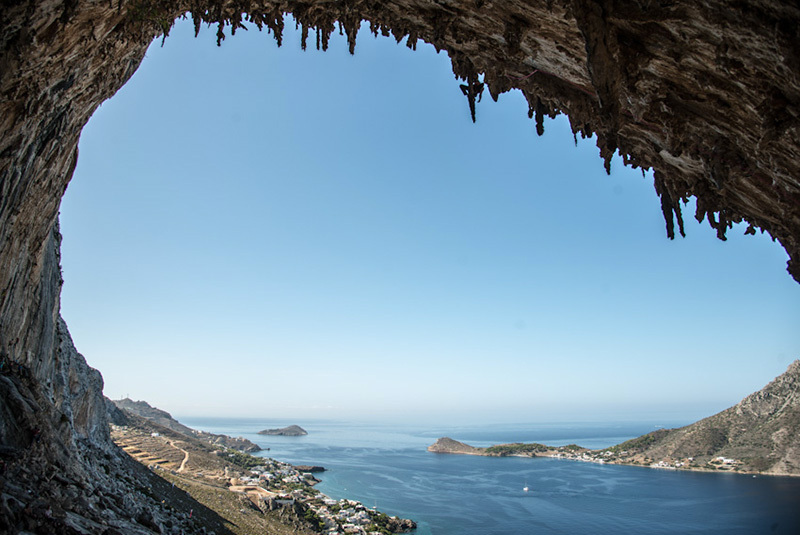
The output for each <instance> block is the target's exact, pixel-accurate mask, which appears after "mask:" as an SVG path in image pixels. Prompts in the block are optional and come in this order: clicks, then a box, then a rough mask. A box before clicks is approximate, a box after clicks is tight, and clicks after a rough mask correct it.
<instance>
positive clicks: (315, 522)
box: [303, 509, 325, 531]
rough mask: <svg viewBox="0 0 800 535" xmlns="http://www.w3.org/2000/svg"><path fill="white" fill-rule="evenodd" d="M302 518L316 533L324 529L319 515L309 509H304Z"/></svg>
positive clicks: (323, 523)
mask: <svg viewBox="0 0 800 535" xmlns="http://www.w3.org/2000/svg"><path fill="white" fill-rule="evenodd" d="M303 518H304V519H305V520H306V522H308V523H309V524H311V525H312V526H313V527H314V529H315V530H316V531H322V530H323V529H324V528H325V522H323V521H322V519H321V518H320V517H319V515H318V514H317V513H315V512H314V511H312V510H311V509H306V512H305V513H304V514H303Z"/></svg>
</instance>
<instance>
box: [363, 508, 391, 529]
mask: <svg viewBox="0 0 800 535" xmlns="http://www.w3.org/2000/svg"><path fill="white" fill-rule="evenodd" d="M367 512H368V513H369V516H370V517H372V524H370V525H369V526H368V527H367V531H368V532H371V531H377V532H380V533H382V534H383V535H392V533H394V532H393V531H392V530H391V528H390V527H389V515H387V514H385V513H381V512H378V511H367Z"/></svg>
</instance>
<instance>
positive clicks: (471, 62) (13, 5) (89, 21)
mask: <svg viewBox="0 0 800 535" xmlns="http://www.w3.org/2000/svg"><path fill="white" fill-rule="evenodd" d="M287 12H289V13H292V14H293V15H294V17H295V18H296V19H297V21H298V22H299V23H300V24H301V26H302V27H303V34H304V37H303V46H305V45H306V40H307V36H309V34H310V36H311V39H312V44H316V45H317V46H320V47H321V48H325V47H326V46H327V43H328V37H329V35H330V33H331V32H332V31H335V30H336V27H337V23H338V26H339V28H341V30H342V31H344V32H345V33H346V34H347V36H348V40H349V42H350V47H351V49H354V48H355V36H356V31H357V29H358V27H359V25H360V22H361V21H362V20H366V21H367V24H368V26H369V27H370V29H371V30H372V31H373V32H374V33H376V34H383V35H387V36H388V35H391V36H394V37H395V38H396V39H397V40H398V41H399V40H405V41H406V43H407V44H408V46H409V47H412V48H413V47H414V46H415V45H416V43H417V42H418V41H419V40H423V41H426V42H429V43H432V44H433V45H434V46H436V48H437V49H440V50H444V51H446V53H447V54H449V56H450V58H451V59H452V66H453V72H454V73H455V74H456V76H457V77H459V78H460V79H461V80H462V81H463V84H462V89H463V91H464V94H465V96H466V99H467V101H468V105H469V107H470V108H471V110H472V112H473V114H474V113H475V107H476V103H477V101H478V100H479V98H480V96H482V95H483V94H485V93H488V94H489V95H491V96H493V97H496V96H497V95H498V94H500V93H502V92H505V91H510V90H519V91H522V92H523V93H524V95H525V96H526V98H527V100H528V103H529V115H530V116H531V117H532V118H535V120H536V127H537V130H538V131H539V133H542V132H543V117H544V116H545V115H550V116H553V115H555V114H557V113H566V114H568V115H569V118H570V122H571V124H572V128H573V131H574V133H575V135H578V134H580V135H582V136H585V135H590V134H592V133H596V134H597V136H598V138H597V139H598V141H597V143H598V146H599V148H600V153H601V156H602V157H603V158H604V159H605V160H606V162H608V161H609V159H610V157H611V155H612V154H613V152H614V151H615V150H619V151H620V153H621V154H622V155H623V157H624V159H625V161H626V162H628V163H629V164H631V165H635V166H642V167H652V168H654V169H655V187H656V193H657V194H658V195H659V196H660V199H661V207H662V211H663V213H664V216H665V221H666V229H667V234H668V235H669V236H670V237H673V236H674V235H675V233H676V232H678V233H682V232H683V219H682V217H683V214H682V212H681V204H680V203H681V201H682V200H684V199H687V198H688V197H691V196H694V197H696V198H697V213H696V214H695V215H696V217H697V218H698V219H700V220H703V219H707V220H708V222H709V224H710V225H711V226H712V227H714V229H716V231H717V233H718V235H719V236H720V237H721V238H724V236H725V231H726V230H727V229H728V228H729V226H730V225H731V223H732V222H736V221H742V220H745V221H748V222H749V223H750V227H749V228H748V232H755V231H756V230H757V229H761V230H763V231H766V232H769V233H770V234H771V235H772V236H773V237H774V238H775V239H777V240H779V241H780V242H781V244H782V245H783V246H784V247H785V248H786V250H787V252H788V253H789V257H790V261H789V271H790V272H791V273H792V275H793V276H794V277H795V278H796V279H798V280H800V131H799V130H800V127H799V126H798V125H799V122H798V121H799V119H798V117H800V78H799V77H800V8H799V7H798V6H797V5H796V3H792V2H781V1H780V0H745V1H742V2H737V3H735V4H731V3H730V2H726V1H722V0H699V1H689V0H676V1H671V2H618V1H614V0H601V1H589V0H560V1H559V0H541V1H535V0H529V1H508V2H497V1H491V0H395V1H391V2H381V1H377V0H347V1H340V0H305V1H280V2H272V1H244V0H211V1H206V2H203V1H200V0H191V1H178V2H166V1H157V0H136V1H126V0H119V1H117V2H103V1H97V0H38V1H37V0H31V1H28V2H23V1H20V0H11V1H8V2H4V3H3V8H2V10H0V134H1V135H0V362H2V363H3V364H2V365H3V368H2V374H0V397H1V399H2V404H1V405H0V441H2V451H3V452H4V455H5V456H6V458H7V459H8V461H6V462H8V463H9V465H10V466H11V469H16V468H19V467H23V466H24V463H25V462H26V461H24V460H23V459H24V452H26V451H31V448H33V447H34V445H36V446H35V447H36V448H39V449H40V450H41V456H40V459H41V463H40V465H39V464H35V465H30V464H28V465H27V466H29V467H30V466H38V468H36V470H38V471H39V473H40V474H45V473H59V474H72V475H70V476H69V477H70V478H72V477H73V476H74V479H69V481H74V482H77V481H83V480H84V479H85V478H86V476H85V474H86V473H94V472H95V471H97V470H101V468H98V467H99V466H100V465H99V464H96V463H95V461H93V460H92V456H89V457H86V456H84V455H83V454H81V453H80V452H81V448H82V447H84V446H85V447H88V448H96V449H97V450H98V451H103V452H106V451H110V450H109V448H111V446H110V445H109V443H108V438H107V431H106V420H105V418H106V417H105V411H104V410H103V409H102V405H103V402H102V398H101V396H100V390H101V387H102V382H101V380H100V377H99V375H98V374H97V373H96V372H95V371H93V370H91V369H90V368H89V367H88V366H86V364H85V362H84V361H83V359H82V358H79V355H78V353H77V352H76V351H74V348H73V347H72V344H71V342H70V341H69V336H68V333H67V331H66V327H65V326H64V324H63V322H62V321H61V319H60V315H59V293H60V288H61V274H60V269H59V265H58V255H59V252H58V251H59V240H60V238H59V235H58V229H57V222H56V217H57V212H58V206H59V202H60V198H61V195H62V194H63V192H64V190H65V188H66V187H67V184H68V183H69V180H70V178H71V176H72V172H73V170H74V167H75V163H76V161H77V142H78V137H79V135H80V131H81V129H82V128H83V125H84V124H86V122H87V121H88V119H89V117H90V116H91V114H92V113H93V112H94V110H95V109H96V108H97V107H98V106H99V105H100V103H102V102H103V100H105V99H107V98H109V97H111V96H112V95H113V94H114V93H115V92H116V91H117V90H118V89H119V88H120V87H121V86H122V85H123V84H124V83H125V82H126V81H127V80H128V79H129V78H130V76H131V75H132V74H133V72H134V71H135V70H136V69H137V67H138V65H139V63H140V62H141V60H142V58H143V55H144V52H145V50H146V48H147V46H148V44H149V43H150V42H151V40H152V39H153V38H154V37H156V36H158V35H162V34H164V33H165V32H168V30H169V28H170V26H171V24H172V21H173V20H174V19H175V17H177V16H181V15H184V14H189V16H191V17H192V18H193V19H194V21H195V24H196V25H198V26H199V25H200V24H205V23H209V24H215V25H218V38H219V40H220V41H221V40H222V39H224V38H225V37H226V36H228V37H230V36H231V35H232V34H233V33H234V32H235V30H237V29H240V28H241V27H242V26H243V25H247V26H250V27H258V28H263V29H265V30H267V31H269V32H270V33H271V34H272V35H273V36H274V38H275V39H276V40H277V41H278V43H279V44H280V42H281V30H282V28H283V25H284V13H287ZM207 111H211V112H213V110H207ZM567 202H568V201H567ZM568 209H569V206H568V205H566V206H565V212H568ZM721 269H724V267H721ZM37 451H39V450H37ZM98 462H99V461H98ZM92 463H95V464H92ZM26 469H27V468H26ZM73 472H74V474H73ZM98 473H99V472H98ZM81 474H83V475H81ZM34 479H36V478H33V479H31V481H34ZM90 479H91V478H90ZM101 479H102V478H101ZM65 481H66V479H65ZM51 482H52V480H51ZM71 484H72V483H69V484H67V483H64V484H63V485H65V487H64V488H66V486H68V485H71ZM79 488H80V489H83V490H80V492H79V494H80V493H85V492H87V491H86V488H88V487H86V486H84V485H80V486H79ZM28 490H31V492H33V491H34V490H35V489H28ZM3 492H4V495H3V504H5V505H3V509H2V510H3V513H2V514H3V518H13V519H18V518H21V517H20V515H21V514H22V513H20V512H19V511H23V510H24V509H25V507H28V505H29V504H28V503H26V502H25V500H22V499H21V498H20V499H17V498H14V499H13V500H12V499H11V498H8V496H12V494H8V492H6V491H3ZM123 494H124V493H123ZM13 496H18V495H17V494H13ZM19 496H22V497H24V494H23V495H19ZM15 500H16V501H15ZM73 503H74V501H73ZM9 504H11V505H9ZM75 507H77V506H75ZM74 510H77V509H74ZM83 510H84V509H81V511H83ZM85 510H86V511H91V508H89V509H85ZM86 514H89V513H86ZM87 518H88V517H87ZM142 529H144V528H142Z"/></svg>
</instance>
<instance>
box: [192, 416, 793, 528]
mask: <svg viewBox="0 0 800 535" xmlns="http://www.w3.org/2000/svg"><path fill="white" fill-rule="evenodd" d="M180 420H181V422H182V423H184V424H186V425H188V426H189V427H192V428H195V429H201V430H203V431H209V432H213V433H222V434H226V435H230V436H242V437H244V438H247V439H250V440H251V441H253V442H255V443H256V444H258V445H259V446H261V447H262V448H264V451H262V452H260V453H259V454H258V455H262V456H265V457H271V458H273V459H277V460H280V461H284V462H288V463H292V464H311V465H321V466H324V467H325V468H326V471H325V472H323V473H320V474H316V476H317V477H318V479H320V480H321V483H319V484H318V485H317V488H318V489H319V490H320V491H322V492H323V493H325V494H327V495H328V496H330V497H332V498H336V499H341V498H349V499H353V500H358V501H360V502H362V503H363V504H364V505H366V506H368V507H373V506H377V508H378V509H379V510H381V511H383V512H385V513H387V514H389V515H396V516H400V517H403V518H410V519H412V520H414V521H415V522H417V526H418V527H417V530H416V533H417V535H501V534H615V535H618V534H639V535H646V534H709V535H711V534H719V535H723V534H724V535H731V534H742V535H752V534H762V533H763V534H790V535H800V478H799V477H775V476H762V475H759V476H757V477H753V476H752V475H746V474H731V473H705V472H685V471H676V470H666V469H653V468H644V467H637V466H617V465H608V464H595V463H586V462H579V461H570V460H561V459H552V458H520V457H478V456H470V455H446V454H434V453H429V452H428V451H426V448H427V447H428V446H429V445H431V444H432V443H433V442H435V441H436V439H437V438H439V437H442V436H449V437H450V438H453V439H455V440H459V441H461V442H466V443H467V444H470V445H473V446H489V445H492V444H499V443H507V442H540V443H544V444H548V445H554V446H559V445H566V444H573V443H575V444H579V445H581V446H585V447H588V448H602V447H607V446H611V445H614V444H618V443H620V442H623V441H625V440H628V439H630V438H634V437H636V436H640V435H642V434H644V433H647V432H649V431H652V430H653V429H654V427H655V425H654V424H653V423H650V422H633V423H631V422H625V423H614V422H610V423H602V424H597V423H570V424H563V423H557V424H513V425H511V424H502V425H499V424H498V425H475V426H458V427H456V426H449V427H448V426H435V427H434V426H422V425H420V426H414V425H388V424H385V423H365V422H352V421H328V420H324V421H323V420H312V421H299V420H292V421H289V420H276V419H272V420H265V419H225V418H181V419H180ZM291 424H297V425H300V426H301V427H303V428H304V429H305V430H306V431H308V435H306V436H300V437H283V436H264V435H258V434H257V433H258V431H260V430H262V429H271V428H279V427H285V426H288V425H291ZM267 448H269V449H268V450H267ZM525 487H527V488H528V490H527V491H525V490H524V488H525Z"/></svg>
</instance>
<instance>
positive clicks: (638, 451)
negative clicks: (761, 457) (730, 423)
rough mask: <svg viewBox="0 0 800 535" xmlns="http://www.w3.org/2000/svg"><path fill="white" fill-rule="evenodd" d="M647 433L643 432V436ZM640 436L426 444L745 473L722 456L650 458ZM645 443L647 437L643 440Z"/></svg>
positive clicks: (493, 453) (448, 449) (445, 449)
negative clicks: (587, 442)
mask: <svg viewBox="0 0 800 535" xmlns="http://www.w3.org/2000/svg"><path fill="white" fill-rule="evenodd" d="M645 436H647V435H645ZM641 442H642V437H639V438H638V439H633V440H630V441H627V442H623V443H622V444H619V445H617V446H612V447H610V448H605V449H600V450H591V449H588V448H583V447H581V446H578V445H576V444H568V445H566V446H546V445H544V444H538V443H529V444H525V443H521V442H517V443H512V444H498V445H495V446H489V447H486V448H481V447H475V446H470V445H469V444H464V443H463V442H458V441H456V440H453V439H451V438H449V437H442V438H440V439H438V440H437V441H436V442H435V443H434V444H432V445H431V446H429V447H428V451H430V452H432V453H455V454H461V455H479V456H484V457H512V456H513V457H550V458H554V459H567V460H570V461H580V462H588V463H598V464H626V465H634V466H644V467H648V468H663V469H668V470H701V471H708V470H715V471H717V470H722V471H733V472H739V471H742V472H746V470H743V468H744V466H743V463H742V461H740V460H737V459H732V458H729V457H724V456H716V457H711V458H699V457H682V458H662V459H654V458H652V457H650V456H648V455H647V454H646V453H643V451H646V450H645V449H643V446H645V445H646V444H642V443H641ZM645 442H647V440H646V439H645Z"/></svg>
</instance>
